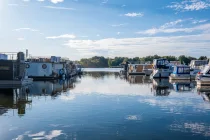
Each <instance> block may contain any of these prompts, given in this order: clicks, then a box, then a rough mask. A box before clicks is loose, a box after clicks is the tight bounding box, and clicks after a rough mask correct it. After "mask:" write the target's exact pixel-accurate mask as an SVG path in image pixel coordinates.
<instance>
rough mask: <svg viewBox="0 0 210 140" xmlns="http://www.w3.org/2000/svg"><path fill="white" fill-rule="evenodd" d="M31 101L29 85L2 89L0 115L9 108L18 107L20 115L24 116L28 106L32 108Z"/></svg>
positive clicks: (0, 90) (0, 93)
mask: <svg viewBox="0 0 210 140" xmlns="http://www.w3.org/2000/svg"><path fill="white" fill-rule="evenodd" d="M31 102H32V100H31V98H30V97H29V90H28V87H21V88H19V89H12V88H10V89H0V115H3V114H4V113H7V111H8V110H9V109H13V110H14V109H17V110H18V112H17V113H18V115H19V116H22V115H24V114H25V113H26V106H27V105H28V107H29V108H30V106H31Z"/></svg>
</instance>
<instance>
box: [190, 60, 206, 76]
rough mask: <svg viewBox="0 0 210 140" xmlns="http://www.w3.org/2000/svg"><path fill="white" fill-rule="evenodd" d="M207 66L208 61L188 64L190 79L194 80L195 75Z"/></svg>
mask: <svg viewBox="0 0 210 140" xmlns="http://www.w3.org/2000/svg"><path fill="white" fill-rule="evenodd" d="M207 64H208V60H192V61H191V62H190V65H189V66H190V75H191V77H192V78H195V77H196V75H197V73H199V72H201V70H202V69H203V68H204V67H205V65H207Z"/></svg>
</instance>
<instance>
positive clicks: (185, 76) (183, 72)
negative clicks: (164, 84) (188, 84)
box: [169, 65, 191, 80]
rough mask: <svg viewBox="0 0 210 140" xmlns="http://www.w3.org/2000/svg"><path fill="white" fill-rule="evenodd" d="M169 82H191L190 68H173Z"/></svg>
mask: <svg viewBox="0 0 210 140" xmlns="http://www.w3.org/2000/svg"><path fill="white" fill-rule="evenodd" d="M169 79H170V80H191V76H190V66H186V65H177V66H173V72H172V73H171V75H170V76H169Z"/></svg>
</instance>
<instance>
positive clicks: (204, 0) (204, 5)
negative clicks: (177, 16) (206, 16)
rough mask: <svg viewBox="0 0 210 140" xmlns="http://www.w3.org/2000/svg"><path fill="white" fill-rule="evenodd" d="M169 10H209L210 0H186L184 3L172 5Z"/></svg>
mask: <svg viewBox="0 0 210 140" xmlns="http://www.w3.org/2000/svg"><path fill="white" fill-rule="evenodd" d="M167 7H168V8H171V9H174V10H176V11H182V12H184V11H198V10H203V9H208V8H209V7H210V1H209V0H184V1H182V2H173V3H172V5H168V6H167Z"/></svg>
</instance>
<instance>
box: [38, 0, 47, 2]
mask: <svg viewBox="0 0 210 140" xmlns="http://www.w3.org/2000/svg"><path fill="white" fill-rule="evenodd" d="M37 1H39V2H43V1H45V0H37Z"/></svg>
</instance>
